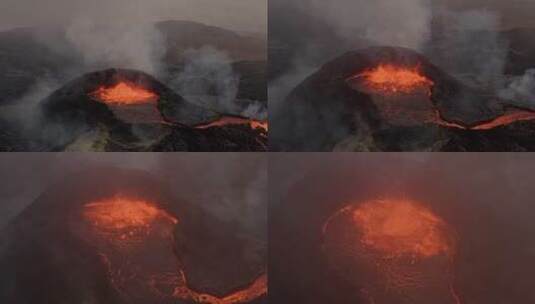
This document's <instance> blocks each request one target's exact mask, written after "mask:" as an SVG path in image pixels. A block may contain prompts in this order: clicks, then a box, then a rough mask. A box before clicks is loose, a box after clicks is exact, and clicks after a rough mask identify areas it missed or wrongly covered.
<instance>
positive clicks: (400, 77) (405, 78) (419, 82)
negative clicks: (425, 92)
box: [355, 64, 433, 94]
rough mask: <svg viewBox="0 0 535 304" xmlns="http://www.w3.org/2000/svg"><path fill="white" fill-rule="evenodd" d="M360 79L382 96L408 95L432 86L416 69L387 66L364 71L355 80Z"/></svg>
mask: <svg viewBox="0 0 535 304" xmlns="http://www.w3.org/2000/svg"><path fill="white" fill-rule="evenodd" d="M361 77H362V78H364V80H365V83H366V85H367V86H368V87H370V88H371V89H373V90H375V91H378V92H381V93H384V94H398V93H404V94H408V93H412V92H414V91H416V90H418V89H420V88H425V89H428V88H430V87H432V86H433V82H432V81H431V80H430V79H428V78H427V77H425V76H424V75H422V74H421V73H420V71H418V69H417V68H408V67H398V66H395V65H389V64H386V65H380V66H378V67H376V68H373V69H371V70H368V71H365V72H363V73H361V74H359V75H357V76H356V77H355V78H361Z"/></svg>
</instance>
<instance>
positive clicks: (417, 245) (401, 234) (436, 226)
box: [353, 200, 451, 257]
mask: <svg viewBox="0 0 535 304" xmlns="http://www.w3.org/2000/svg"><path fill="white" fill-rule="evenodd" d="M353 220H354V221H355V223H356V224H357V226H358V227H359V228H360V230H361V233H362V237H361V242H362V244H363V245H364V246H365V247H367V248H370V249H373V250H376V251H378V252H381V253H382V254H384V255H387V256H392V257H396V256H405V255H409V256H414V257H430V256H435V255H440V254H449V253H450V251H451V242H450V238H449V236H448V233H447V230H446V224H445V223H444V221H442V220H441V219H440V218H439V217H437V216H436V215H435V214H433V213H432V212H431V211H430V210H428V209H427V208H425V207H424V206H421V205H419V204H417V203H414V202H412V201H408V200H399V201H398V200H379V201H372V202H367V203H364V204H362V205H361V206H360V207H359V208H358V209H356V210H354V211H353Z"/></svg>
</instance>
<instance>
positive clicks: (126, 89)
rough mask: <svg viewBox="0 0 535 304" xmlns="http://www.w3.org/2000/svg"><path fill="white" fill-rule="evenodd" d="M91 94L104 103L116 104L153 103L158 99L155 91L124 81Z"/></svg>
mask: <svg viewBox="0 0 535 304" xmlns="http://www.w3.org/2000/svg"><path fill="white" fill-rule="evenodd" d="M91 95H92V96H94V97H96V98H97V99H98V100H100V101H102V102H104V103H108V104H115V105H132V104H144V103H153V102H156V100H157V99H158V95H156V94H155V93H153V92H151V91H149V90H147V89H145V88H142V87H138V86H136V85H135V84H132V83H128V82H124V81H122V82H119V83H117V84H116V85H114V86H112V87H101V88H99V89H98V90H96V91H95V92H93V93H92V94H91Z"/></svg>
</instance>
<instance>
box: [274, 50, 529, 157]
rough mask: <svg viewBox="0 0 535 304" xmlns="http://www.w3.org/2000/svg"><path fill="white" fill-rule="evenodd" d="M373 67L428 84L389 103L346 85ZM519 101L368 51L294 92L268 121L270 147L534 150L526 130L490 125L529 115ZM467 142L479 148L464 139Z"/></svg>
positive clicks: (410, 57)
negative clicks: (400, 71) (397, 70)
mask: <svg viewBox="0 0 535 304" xmlns="http://www.w3.org/2000/svg"><path fill="white" fill-rule="evenodd" d="M380 65H394V66H397V67H401V68H408V69H415V70H417V71H418V72H419V73H420V74H421V75H422V76H424V77H426V78H427V79H429V80H430V81H431V82H432V83H433V84H432V86H431V87H430V89H429V91H427V90H426V89H425V88H423V89H421V90H420V91H419V92H414V93H410V94H395V96H392V95H391V94H382V93H378V92H374V91H370V89H369V88H367V87H366V85H365V84H364V83H362V82H361V81H359V80H358V79H359V78H353V77H355V76H357V75H361V74H362V73H364V72H366V71H369V70H372V69H373V68H376V67H378V66H380ZM352 79H353V80H352ZM389 95H390V96H389ZM522 102H525V101H515V102H512V101H506V100H501V99H499V98H498V97H496V96H494V95H493V93H492V92H487V91H484V90H480V89H475V88H471V87H468V86H466V85H464V84H463V83H461V82H460V81H458V80H456V79H455V78H453V77H451V76H449V75H447V74H446V73H444V72H442V71H441V70H440V69H439V68H438V67H436V66H435V65H433V64H432V63H430V62H429V61H428V60H427V59H426V58H424V57H423V56H421V55H420V54H418V53H416V52H414V51H411V50H408V49H403V48H392V47H373V48H368V49H363V50H359V51H354V52H348V53H346V54H344V55H342V56H340V57H338V58H336V59H334V60H332V61H331V62H329V63H327V64H325V65H324V66H323V67H322V68H321V69H320V70H318V71H317V72H316V73H314V74H312V75H311V76H309V77H308V78H307V79H306V80H304V81H303V82H302V83H301V84H300V85H298V86H297V87H296V88H295V89H294V90H293V91H292V92H291V93H290V94H289V96H288V97H287V99H286V100H285V101H284V106H283V107H281V109H280V110H278V111H277V112H276V113H274V115H272V132H271V136H272V137H271V144H272V145H273V147H274V148H275V149H277V150H292V151H329V150H333V149H337V150H357V151H361V150H364V151H368V150H386V151H391V150H394V151H398V150H402V151H404V150H442V149H446V150H461V151H464V150H475V151H479V150H481V149H483V150H491V151H492V150H498V151H503V150H514V151H517V150H533V149H535V142H533V141H531V140H530V139H529V138H531V133H532V132H531V131H529V128H528V130H526V129H525V128H524V127H523V126H524V125H526V124H528V125H529V124H530V123H528V122H516V123H515V122H514V120H513V121H512V122H507V123H496V125H495V126H493V125H492V124H493V123H495V122H499V121H500V119H505V120H506V121H507V119H508V117H509V115H511V114H512V115H518V114H519V113H520V114H522V115H524V114H526V115H531V114H530V113H531V111H532V109H531V108H527V107H528V104H527V103H524V106H523V107H526V109H520V108H518V107H517V106H515V105H518V104H522ZM526 112H527V113H526ZM413 116H414V117H413ZM407 121H408V122H407ZM488 124H491V125H490V126H489V125H488ZM531 125H532V127H533V124H531ZM478 128H479V129H478ZM474 129H478V130H474ZM502 132H505V133H507V134H510V135H509V136H511V137H510V139H505V141H504V138H503V134H502V135H498V134H497V133H502ZM515 132H516V133H515ZM474 136H478V137H479V138H480V139H481V141H480V142H479V143H471V142H469V140H464V139H463V138H467V137H469V138H473V137H474ZM517 137H524V138H526V139H525V140H520V141H517V140H516V139H514V138H517ZM481 143H483V144H481ZM446 147H447V148H446ZM483 147H484V148H483Z"/></svg>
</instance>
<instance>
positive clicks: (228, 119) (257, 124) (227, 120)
mask: <svg viewBox="0 0 535 304" xmlns="http://www.w3.org/2000/svg"><path fill="white" fill-rule="evenodd" d="M227 125H249V126H250V127H251V129H261V130H263V131H264V132H267V131H268V122H267V121H260V120H254V119H248V118H241V117H235V116H225V117H222V118H221V119H219V120H216V121H213V122H210V123H207V124H203V125H198V126H196V128H197V129H208V128H213V127H223V126H227Z"/></svg>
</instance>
